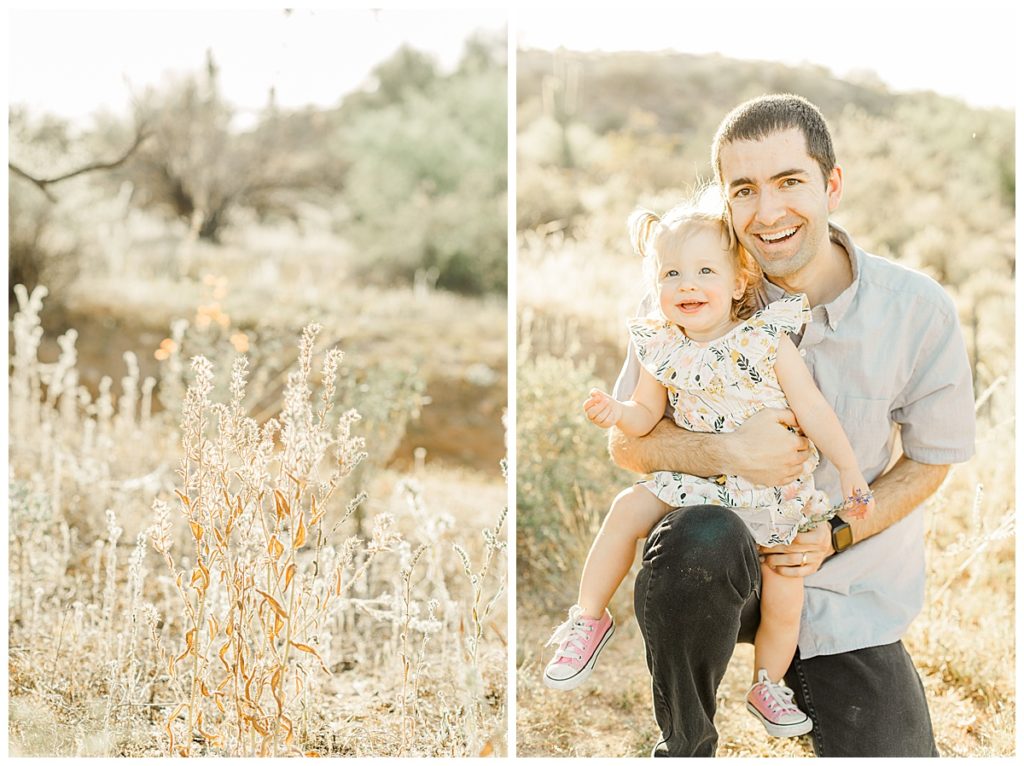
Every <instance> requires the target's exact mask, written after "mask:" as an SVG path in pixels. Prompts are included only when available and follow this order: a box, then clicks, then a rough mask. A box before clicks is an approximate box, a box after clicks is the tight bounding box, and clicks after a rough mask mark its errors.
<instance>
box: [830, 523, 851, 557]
mask: <svg viewBox="0 0 1024 766" xmlns="http://www.w3.org/2000/svg"><path fill="white" fill-rule="evenodd" d="M852 544H853V530H852V529H850V525H849V524H843V525H842V526H841V527H837V528H836V529H833V530H832V547H833V548H835V549H836V552H837V553H838V552H839V551H844V550H846V549H847V548H849V547H850V546H851V545H852Z"/></svg>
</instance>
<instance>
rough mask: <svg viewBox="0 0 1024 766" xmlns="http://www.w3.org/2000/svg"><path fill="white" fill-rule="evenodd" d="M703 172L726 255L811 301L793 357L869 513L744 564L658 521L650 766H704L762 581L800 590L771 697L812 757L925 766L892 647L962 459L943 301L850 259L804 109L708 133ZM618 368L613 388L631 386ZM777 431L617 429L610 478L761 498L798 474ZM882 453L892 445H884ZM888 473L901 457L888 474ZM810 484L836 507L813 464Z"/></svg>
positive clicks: (724, 516) (749, 545) (868, 261)
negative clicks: (781, 676) (846, 454)
mask: <svg viewBox="0 0 1024 766" xmlns="http://www.w3.org/2000/svg"><path fill="white" fill-rule="evenodd" d="M712 162H713V164H714V167H715V172H716V174H717V176H718V182H719V185H720V186H721V188H722V191H723V193H724V194H725V197H726V201H727V205H728V214H729V216H730V220H731V223H732V226H733V229H734V231H735V233H736V237H737V238H738V239H739V241H740V243H741V244H742V245H743V246H744V247H745V248H746V249H747V250H748V251H749V252H750V253H751V254H753V255H754V257H755V258H756V259H757V261H758V262H759V263H760V264H761V267H762V269H763V270H764V272H765V276H766V280H767V281H766V284H765V294H764V296H763V300H764V302H766V303H767V302H771V301H774V300H777V299H778V298H780V297H782V296H783V295H784V294H787V293H806V294H807V297H808V299H809V300H810V303H811V306H812V317H813V319H812V321H811V322H810V323H809V324H808V325H806V326H805V328H804V331H803V333H802V336H801V337H799V338H795V340H797V345H798V347H799V349H800V354H801V356H803V357H804V361H805V362H806V363H807V366H808V367H809V368H810V370H811V372H812V374H813V376H814V378H815V381H816V383H817V384H818V387H819V388H820V389H821V391H822V392H823V393H824V394H825V397H826V398H827V399H828V400H829V401H830V403H831V404H832V405H833V407H834V408H835V410H836V413H837V414H838V415H839V418H840V421H841V422H842V424H843V428H844V429H845V431H846V433H847V436H848V437H849V439H850V441H851V443H852V444H853V447H854V451H855V452H856V454H857V459H858V462H859V463H860V468H861V470H862V472H863V473H864V475H865V476H866V477H867V479H868V481H869V482H871V485H872V490H873V492H874V496H875V500H876V511H875V512H874V513H873V514H872V515H871V516H870V517H868V518H865V519H850V520H843V519H842V518H838V517H837V518H836V519H835V520H834V521H833V522H832V524H831V525H830V524H822V525H819V526H818V527H816V528H815V529H813V530H811V531H809V532H806V533H803V534H800V535H798V536H797V538H796V539H795V540H794V542H793V543H792V544H791V545H789V546H787V547H784V548H768V549H765V548H762V549H760V550H758V549H757V548H756V546H755V545H754V543H753V540H752V538H751V537H750V535H749V533H748V532H747V530H746V528H745V527H744V526H743V524H742V522H741V521H740V520H739V518H738V516H736V515H735V514H733V513H729V512H726V511H725V510H724V509H723V508H720V507H714V506H698V507H690V508H683V509H680V510H677V511H674V512H672V513H670V514H669V515H668V516H667V517H666V518H665V519H664V520H663V521H662V522H661V523H660V524H659V525H658V526H656V527H655V528H654V530H652V531H651V534H650V536H649V537H648V539H647V544H646V546H645V549H644V558H643V566H642V569H641V571H640V574H639V575H638V576H637V580H636V587H635V594H634V599H635V609H636V615H637V620H638V622H639V624H640V629H641V633H642V634H643V636H644V642H645V645H646V651H647V662H648V667H649V668H650V670H651V674H652V676H653V691H654V706H655V716H656V718H657V722H658V725H659V728H660V729H661V733H662V740H661V742H660V743H659V744H658V746H657V747H656V748H655V753H654V754H655V755H666V756H669V755H671V756H691V755H704V756H708V755H714V752H715V749H716V746H717V742H718V733H717V731H716V730H715V727H714V713H715V693H716V690H717V688H718V685H719V683H720V682H721V680H722V677H723V675H724V673H725V670H726V666H727V665H728V662H729V658H730V657H731V655H732V652H733V648H734V646H735V643H736V641H745V642H751V641H752V640H753V635H754V632H755V630H756V627H757V620H758V601H757V599H758V589H759V587H760V576H761V575H760V562H761V561H763V562H764V563H766V564H768V565H769V566H770V567H772V569H774V570H775V571H776V572H778V573H779V574H782V575H787V576H792V577H804V578H806V580H805V585H806V597H805V603H804V610H803V614H802V619H801V628H800V640H799V647H798V650H797V655H796V657H795V658H794V660H793V662H792V664H791V666H790V669H789V672H788V673H787V674H786V683H787V685H788V686H789V687H790V688H791V689H793V690H794V691H795V693H796V701H797V703H798V704H799V706H800V708H801V709H803V710H804V711H805V712H806V713H807V714H808V715H809V716H810V717H811V719H812V721H813V724H814V728H813V730H812V732H811V737H812V739H813V744H814V750H815V753H817V755H819V756H935V755H938V753H937V750H936V748H935V740H934V737H933V734H932V729H931V720H930V717H929V714H928V706H927V702H926V699H925V695H924V690H923V687H922V685H921V681H920V678H919V677H918V675H917V672H916V670H915V669H914V666H913V663H912V662H911V660H910V657H909V656H908V654H907V652H906V650H905V649H904V647H903V644H902V643H901V641H900V638H901V636H902V635H903V634H904V632H905V631H906V628H907V626H908V625H909V624H910V622H911V621H912V620H913V618H914V616H915V615H916V614H917V613H918V611H920V609H921V606H922V602H923V597H924V568H925V567H924V525H923V510H922V508H921V507H920V506H921V504H922V503H923V502H924V501H925V500H926V499H927V498H928V497H929V496H931V495H932V493H934V492H935V490H936V489H938V487H939V485H940V484H941V483H942V481H943V479H944V478H945V476H946V474H947V472H948V469H949V464H950V463H955V462H961V461H964V460H967V459H968V458H970V457H971V455H972V454H973V452H974V397H973V391H972V385H971V372H970V368H969V363H968V359H967V354H966V351H965V348H964V344H963V339H962V336H961V333H960V328H959V324H958V321H957V314H956V310H955V308H954V306H953V303H952V301H951V300H950V298H949V297H948V296H947V295H946V293H945V292H944V291H943V290H942V288H941V287H940V286H939V285H938V284H936V283H935V282H934V281H932V280H931V279H929V278H928V277H926V276H924V275H922V274H919V273H917V272H914V271H912V270H910V269H907V268H904V267H902V266H899V265H897V264H895V263H892V262H890V261H887V260H885V259H882V258H879V257H876V256H873V255H870V254H868V253H865V252H864V251H863V250H861V249H859V248H857V247H856V246H855V245H854V243H853V241H852V240H851V239H850V237H849V235H847V233H846V232H845V231H843V230H842V229H841V228H839V227H838V226H836V225H834V224H831V223H830V222H829V214H830V213H831V212H833V211H834V210H836V208H837V207H838V206H839V202H840V199H841V198H842V192H843V172H842V170H841V168H840V167H839V166H838V165H836V161H835V155H834V152H833V149H832V140H831V136H830V134H829V131H828V127H827V125H826V124H825V121H824V119H823V118H822V116H821V113H820V112H819V111H818V109H817V108H816V107H815V106H813V105H812V104H811V103H810V102H808V101H806V100H805V99H803V98H800V97H798V96H791V95H773V96H765V97H761V98H758V99H754V100H752V101H748V102H746V103H744V104H741V105H740V106H738V107H737V108H736V109H734V110H733V112H731V113H730V114H729V115H728V116H726V118H725V119H724V120H723V122H722V124H721V126H720V127H719V130H718V133H717V134H716V136H715V139H714V144H713V147H712ZM638 370H639V367H638V363H637V361H636V358H635V355H634V354H632V353H631V354H630V356H629V358H628V359H627V361H626V364H625V366H624V368H623V371H622V373H621V374H620V376H619V380H618V381H617V383H616V387H615V396H616V397H618V398H626V397H628V396H629V395H630V393H631V392H632V390H633V387H634V386H635V383H636V379H637V375H638ZM793 426H796V421H795V419H794V418H793V416H792V413H790V412H788V411H778V410H763V411H761V412H759V413H757V414H756V415H755V416H753V417H751V418H750V419H749V420H748V421H747V422H745V423H744V424H743V426H742V427H741V428H740V429H738V430H737V431H735V432H733V433H730V434H698V433H691V432H687V431H684V430H682V429H679V428H677V427H676V426H675V425H674V423H672V421H671V420H669V419H663V420H662V421H661V423H660V424H659V425H658V426H657V427H656V428H655V430H654V431H652V432H651V433H650V434H648V435H647V436H645V437H640V438H629V437H626V436H625V435H624V434H622V433H621V432H620V431H618V430H617V429H612V433H611V435H610V441H609V447H610V451H611V454H612V457H613V459H614V460H615V462H616V463H618V464H619V465H621V466H622V467H624V468H627V469H630V470H633V471H637V472H642V473H647V472H650V471H653V470H670V471H681V472H685V473H689V474H695V475H700V476H713V475H717V474H722V473H726V474H734V475H739V476H743V477H745V478H747V479H749V480H751V481H753V482H756V483H759V484H766V485H781V484H786V483H788V482H790V481H792V480H793V479H795V478H796V477H797V476H798V475H799V473H800V466H801V464H802V463H803V461H804V459H805V458H806V454H807V452H806V451H807V446H808V443H807V440H806V439H805V438H804V437H803V436H801V435H800V434H799V433H796V432H794V431H792V430H790V427H793ZM897 434H898V437H899V441H898V442H897ZM895 455H898V457H895ZM814 478H815V484H816V486H817V487H819V488H820V489H823V490H824V491H825V492H826V493H827V494H828V495H829V496H830V497H831V498H832V499H833V501H835V502H837V501H839V500H840V496H841V492H840V488H839V482H838V476H837V473H836V471H835V469H834V468H833V467H832V466H831V465H829V464H828V463H827V461H825V460H822V463H821V465H819V467H818V469H817V470H816V471H815V476H814Z"/></svg>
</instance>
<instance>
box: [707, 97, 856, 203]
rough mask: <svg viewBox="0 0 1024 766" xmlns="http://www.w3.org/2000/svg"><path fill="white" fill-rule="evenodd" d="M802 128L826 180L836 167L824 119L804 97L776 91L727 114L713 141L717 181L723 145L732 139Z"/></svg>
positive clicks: (764, 136)
mask: <svg viewBox="0 0 1024 766" xmlns="http://www.w3.org/2000/svg"><path fill="white" fill-rule="evenodd" d="M790 128H799V129H800V132H801V133H803V134H804V141H805V142H806V143H807V154H808V155H809V156H810V157H811V159H813V160H814V161H815V162H817V163H818V167H820V168H821V175H822V178H823V179H824V180H825V182H826V183H827V182H828V178H829V176H830V175H832V169H833V168H834V167H835V166H836V153H835V150H834V149H833V148H832V135H831V133H829V130H828V125H827V124H826V123H825V118H824V117H822V115H821V112H820V111H819V110H818V107H816V106H815V105H814V104H812V103H811V102H810V101H808V100H807V99H806V98H804V97H803V96H794V95H793V94H792V93H774V94H772V95H769V96H759V97H758V98H753V99H751V100H750V101H744V102H743V103H742V104H740V105H739V106H737V107H736V108H735V109H733V110H732V111H731V112H729V114H727V115H726V116H725V119H723V120H722V123H721V124H720V125H719V126H718V132H717V133H715V140H714V141H713V142H712V144H711V164H712V165H713V166H714V168H715V176H716V178H717V179H718V183H719V185H721V186H724V181H723V179H722V157H721V152H722V147H723V146H724V145H725V144H728V143H732V142H733V141H760V140H762V139H764V138H767V137H768V136H769V135H771V134H772V133H778V132H780V131H783V130H789V129H790Z"/></svg>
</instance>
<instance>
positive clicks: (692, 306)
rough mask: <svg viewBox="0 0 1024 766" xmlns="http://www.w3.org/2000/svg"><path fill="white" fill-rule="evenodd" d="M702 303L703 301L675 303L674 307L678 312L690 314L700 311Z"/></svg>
mask: <svg viewBox="0 0 1024 766" xmlns="http://www.w3.org/2000/svg"><path fill="white" fill-rule="evenodd" d="M704 303H705V302H704V301H694V302H686V303H677V304H676V306H677V307H678V308H679V310H680V311H683V312H685V313H688V314H692V313H693V312H694V311H700V309H701V308H702V307H703V306H704Z"/></svg>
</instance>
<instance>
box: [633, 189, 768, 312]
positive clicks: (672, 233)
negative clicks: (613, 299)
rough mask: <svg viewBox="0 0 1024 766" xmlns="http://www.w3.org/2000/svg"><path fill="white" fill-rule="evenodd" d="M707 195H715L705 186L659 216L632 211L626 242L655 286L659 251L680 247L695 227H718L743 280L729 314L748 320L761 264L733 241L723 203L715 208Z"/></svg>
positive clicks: (645, 211)
mask: <svg viewBox="0 0 1024 766" xmlns="http://www.w3.org/2000/svg"><path fill="white" fill-rule="evenodd" d="M709 196H716V197H717V194H712V193H711V192H709V190H707V189H705V190H704V192H703V193H701V194H699V195H695V197H694V199H693V200H688V201H686V202H683V203H681V204H679V205H676V206H675V207H673V208H672V209H671V210H669V211H668V212H667V213H665V215H663V216H660V217H659V216H658V215H656V214H655V213H652V212H651V211H650V210H642V209H640V210H636V211H634V212H633V214H632V215H630V216H629V223H628V226H629V242H630V244H631V245H632V246H633V250H634V251H635V252H636V253H637V255H639V256H641V257H642V258H643V259H644V274H645V276H646V277H647V279H648V280H649V281H651V282H653V283H654V284H655V285H657V283H658V271H659V268H658V265H659V262H660V259H659V253H664V252H668V251H669V250H670V249H673V248H678V247H682V245H683V242H684V241H685V240H686V238H687V237H688V236H689V235H690V234H692V233H693V230H694V229H695V228H696V227H698V226H712V227H715V228H717V229H718V231H719V232H720V233H721V235H722V239H723V248H722V249H723V250H728V251H729V252H730V253H731V254H732V257H733V265H734V267H735V268H736V276H737V277H740V278H742V279H745V280H746V287H745V288H744V290H743V295H741V296H740V297H739V298H738V299H737V300H734V301H733V303H732V316H733V318H734V319H748V318H750V316H751V315H753V313H754V312H755V311H757V303H758V301H757V294H758V290H759V288H760V286H761V280H762V278H763V274H762V272H761V267H760V266H759V265H758V263H757V261H756V260H754V258H753V256H751V255H750V253H748V252H747V251H746V250H745V249H744V248H743V247H742V246H741V245H740V244H739V242H738V241H737V240H736V234H735V233H734V232H733V230H732V225H731V224H730V222H729V220H728V219H727V218H726V213H725V205H724V204H719V205H717V207H716V206H715V205H714V201H712V203H711V204H709V203H708V197H709ZM718 199H719V200H720V199H721V198H720V197H718Z"/></svg>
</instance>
